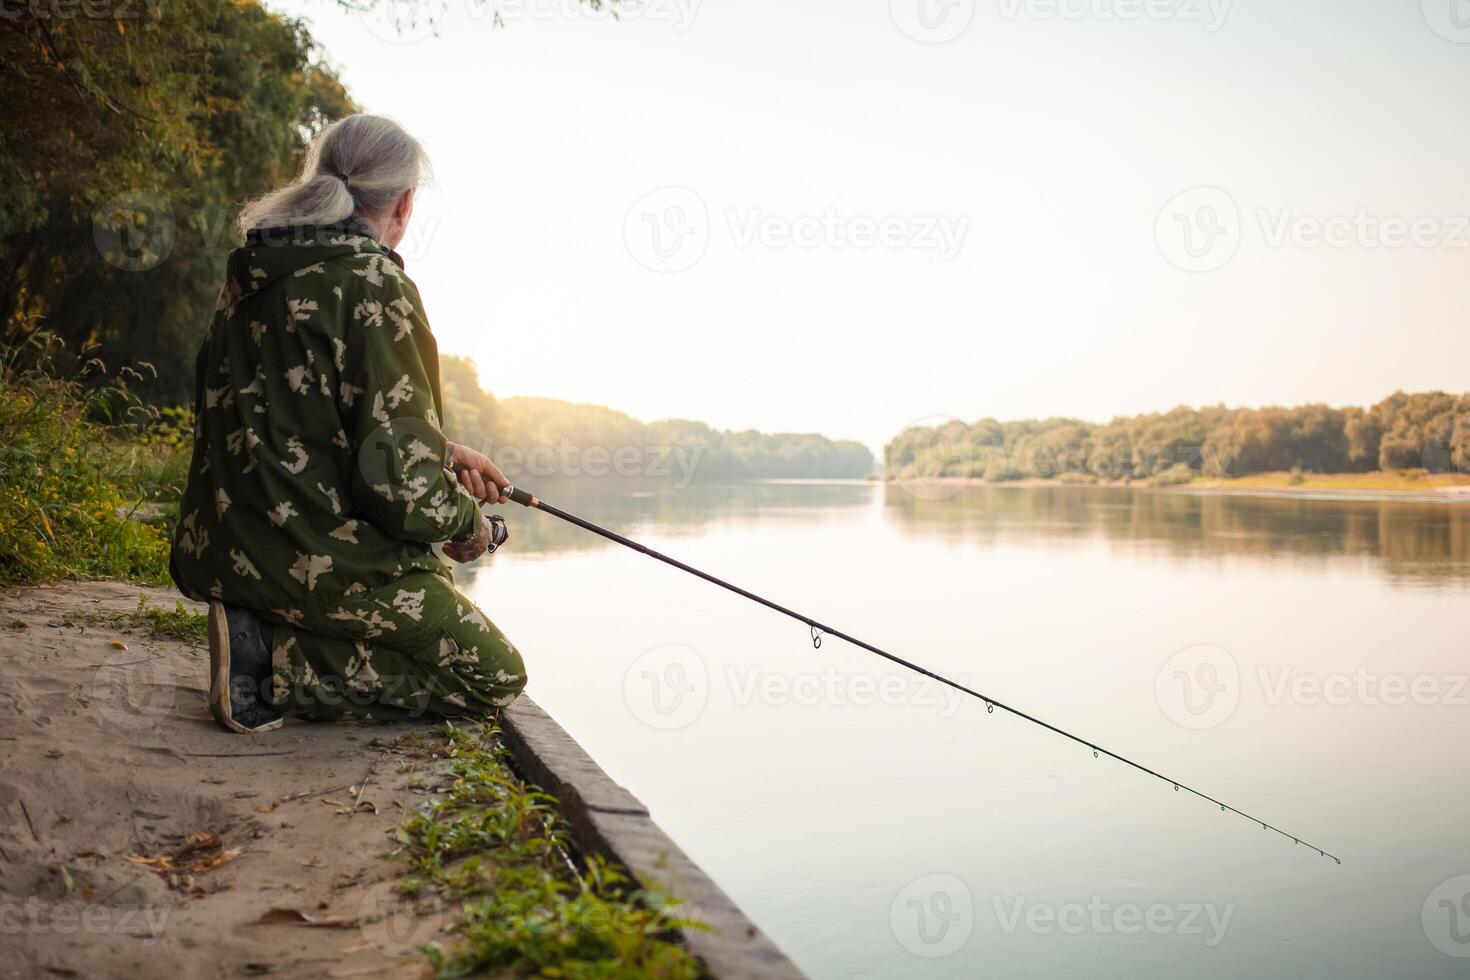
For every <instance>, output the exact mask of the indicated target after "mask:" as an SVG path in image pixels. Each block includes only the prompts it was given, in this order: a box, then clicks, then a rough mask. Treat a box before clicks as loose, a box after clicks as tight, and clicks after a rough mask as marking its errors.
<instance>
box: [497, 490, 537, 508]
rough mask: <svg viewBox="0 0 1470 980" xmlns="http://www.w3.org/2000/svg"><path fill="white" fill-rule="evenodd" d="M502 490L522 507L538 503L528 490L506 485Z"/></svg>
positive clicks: (533, 505)
mask: <svg viewBox="0 0 1470 980" xmlns="http://www.w3.org/2000/svg"><path fill="white" fill-rule="evenodd" d="M504 492H505V493H506V494H507V495H508V496H509V497H510V499H511V500H514V501H515V502H516V503H518V504H520V505H521V506H522V507H535V506H536V504H537V503H539V501H537V500H536V498H535V497H533V496H531V494H530V493H529V492H528V491H526V490H521V489H519V488H517V487H506V488H505V491H504Z"/></svg>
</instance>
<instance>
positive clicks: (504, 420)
mask: <svg viewBox="0 0 1470 980" xmlns="http://www.w3.org/2000/svg"><path fill="white" fill-rule="evenodd" d="M442 372H443V384H444V400H445V413H446V415H447V416H448V419H447V425H448V430H449V435H450V437H451V438H454V439H456V440H457V441H460V442H463V443H464V444H465V445H468V446H473V447H475V448H477V449H480V450H482V451H484V452H487V453H488V454H489V455H490V456H491V458H492V459H494V460H495V461H496V462H497V463H499V464H500V466H501V467H502V469H504V470H505V471H506V474H507V475H508V476H510V477H511V479H515V478H516V477H517V474H518V473H525V474H527V475H529V476H534V477H539V478H545V477H554V476H571V477H581V476H591V477H601V476H624V477H634V476H638V477H649V478H653V479H660V480H661V479H672V480H674V481H675V482H676V483H679V484H681V485H684V486H687V485H688V484H689V483H690V482H692V481H693V480H694V479H696V478H698V479H757V478H759V479H816V478H823V479H861V478H863V477H866V476H870V475H872V474H873V472H874V470H875V462H874V459H873V454H872V453H871V452H869V451H868V448H867V447H866V446H864V445H862V444H861V443H857V442H837V441H833V440H831V439H828V438H826V437H824V436H819V435H812V434H808V433H786V432H781V433H765V432H756V431H755V430H753V429H747V430H745V431H742V432H730V431H721V430H719V429H712V428H710V427H709V426H708V425H705V424H704V423H703V422H690V421H686V420H683V419H666V420H664V421H659V422H640V421H639V420H638V419H635V418H632V417H631V416H628V415H625V414H623V413H622V412H617V411H614V410H613V409H610V408H604V407H603V406H601V405H579V404H573V403H570V402H564V401H558V400H556V399H553V398H507V399H505V400H503V401H500V400H496V399H495V398H494V396H492V395H491V394H490V393H489V392H486V391H484V390H482V389H481V388H480V386H479V383H478V381H477V380H476V373H475V368H474V364H473V362H471V361H469V360H466V359H465V358H460V357H449V356H446V357H443V358H442Z"/></svg>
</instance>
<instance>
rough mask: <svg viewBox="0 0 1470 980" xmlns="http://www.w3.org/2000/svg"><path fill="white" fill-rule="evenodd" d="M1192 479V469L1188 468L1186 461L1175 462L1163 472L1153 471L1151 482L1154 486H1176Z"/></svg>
mask: <svg viewBox="0 0 1470 980" xmlns="http://www.w3.org/2000/svg"><path fill="white" fill-rule="evenodd" d="M1193 479H1194V470H1192V469H1190V468H1189V464H1188V463H1175V464H1174V465H1173V466H1171V467H1169V468H1168V469H1166V470H1164V471H1163V472H1161V473H1155V474H1154V478H1153V484H1154V486H1156V487H1177V486H1182V485H1183V484H1186V483H1189V482H1190V481H1191V480H1193Z"/></svg>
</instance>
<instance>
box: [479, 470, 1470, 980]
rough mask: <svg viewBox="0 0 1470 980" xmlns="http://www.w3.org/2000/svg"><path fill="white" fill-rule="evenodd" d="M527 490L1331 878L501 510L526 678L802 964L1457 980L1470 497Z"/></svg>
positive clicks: (789, 625) (953, 703) (503, 573)
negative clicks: (951, 687) (851, 641)
mask: <svg viewBox="0 0 1470 980" xmlns="http://www.w3.org/2000/svg"><path fill="white" fill-rule="evenodd" d="M535 489H536V490H538V491H539V492H540V493H542V494H543V495H544V496H545V497H546V499H548V500H549V501H550V502H552V503H555V504H557V505H559V506H562V507H564V508H566V509H568V510H570V511H572V512H574V513H578V514H580V515H582V516H584V517H586V518H588V519H590V520H593V521H597V522H599V523H603V524H605V525H607V526H610V527H612V528H613V529H615V530H618V531H620V532H622V533H625V534H628V535H630V536H632V537H635V538H637V539H639V540H641V541H643V542H645V543H647V544H648V545H650V546H652V547H654V548H657V549H660V550H663V551H665V552H667V553H669V554H671V555H673V556H675V557H677V558H680V559H682V560H684V561H687V562H689V563H691V564H693V565H695V566H697V567H700V568H704V569H706V570H708V571H710V572H712V573H714V574H716V575H720V576H722V577H725V578H727V579H729V580H731V581H733V582H735V583H736V584H738V585H741V586H744V587H745V588H748V589H751V590H753V591H756V592H759V593H761V594H763V595H767V596H769V597H770V598H772V599H774V600H776V601H778V602H781V603H784V604H786V605H789V606H792V607H794V608H796V609H798V610H800V611H803V612H806V613H808V614H810V615H812V616H813V617H815V618H817V619H819V620H823V621H825V622H828V623H830V624H832V625H833V626H835V627H837V628H839V629H843V630H845V631H847V632H849V633H852V634H855V635H857V636H860V637H862V638H864V639H867V640H868V641H869V642H872V643H875V644H877V645H878V646H880V647H883V648H885V649H888V650H891V651H893V652H894V653H897V654H899V655H900V656H903V657H906V658H908V659H910V660H913V661H915V662H918V663H921V664H923V665H925V666H927V667H929V668H931V669H933V670H935V671H938V672H940V673H942V674H947V675H949V676H952V677H954V678H956V679H958V680H960V681H962V682H964V683H966V684H968V685H969V686H971V687H975V688H977V689H979V690H980V691H982V692H983V693H985V694H986V695H987V696H990V697H994V698H996V699H999V700H1001V701H1003V702H1006V703H1009V704H1012V705H1015V706H1017V707H1020V708H1023V709H1024V710H1026V711H1028V712H1031V713H1033V714H1035V715H1037V716H1038V717H1040V718H1042V719H1045V720H1047V721H1049V722H1051V723H1053V724H1056V725H1059V726H1060V727H1064V728H1067V729H1069V730H1072V731H1075V732H1077V733H1078V734H1080V735H1082V736H1083V737H1085V738H1087V739H1089V740H1091V741H1093V742H1095V743H1097V744H1099V745H1101V746H1103V747H1105V748H1107V749H1110V750H1112V751H1114V752H1117V753H1119V754H1121V755H1125V756H1128V757H1131V758H1134V759H1136V760H1137V761H1139V762H1141V763H1142V764H1144V765H1147V766H1149V767H1152V768H1154V769H1157V770H1159V771H1160V772H1162V773H1165V774H1167V775H1168V776H1169V777H1170V778H1171V779H1177V780H1179V781H1181V782H1183V783H1186V784H1187V785H1190V786H1194V787H1197V788H1199V789H1201V790H1202V791H1204V792H1207V793H1210V794H1212V795H1214V796H1217V797H1218V798H1220V799H1221V800H1224V801H1226V802H1228V803H1230V804H1232V805H1234V806H1237V807H1239V808H1240V809H1242V810H1245V811H1247V812H1249V813H1251V814H1254V815H1256V816H1257V817H1259V818H1261V819H1264V820H1267V821H1270V822H1272V823H1274V824H1276V825H1278V826H1280V827H1282V828H1284V829H1285V830H1286V831H1287V832H1288V833H1290V834H1294V835H1298V836H1299V837H1301V838H1302V839H1304V840H1308V841H1311V842H1312V843H1313V844H1314V845H1316V846H1319V847H1321V848H1323V849H1325V850H1327V851H1330V852H1333V853H1335V854H1337V855H1339V856H1340V857H1341V859H1342V863H1341V865H1339V864H1337V863H1336V862H1335V861H1334V860H1332V859H1331V858H1330V857H1322V856H1319V855H1318V853H1317V851H1316V850H1313V849H1309V848H1308V847H1307V846H1305V845H1294V844H1293V843H1292V841H1291V840H1289V839H1286V838H1283V837H1281V836H1278V835H1276V834H1273V833H1270V832H1267V831H1264V830H1263V829H1262V828H1261V827H1260V826H1259V825H1258V824H1253V823H1251V822H1249V821H1247V820H1245V819H1242V818H1241V817H1238V816H1235V815H1233V814H1230V813H1224V812H1220V810H1219V809H1218V808H1217V807H1215V806H1214V805H1212V804H1209V803H1206V802H1204V801H1202V800H1199V799H1197V798H1195V797H1192V796H1190V795H1188V794H1187V793H1184V792H1175V791H1174V790H1173V788H1172V786H1170V785H1169V784H1168V783H1161V782H1159V781H1158V780H1155V779H1152V778H1150V777H1148V776H1145V775H1143V774H1141V773H1139V772H1137V771H1135V770H1132V769H1129V768H1127V767H1126V766H1124V765H1122V764H1120V763H1118V762H1116V761H1113V760H1109V759H1108V758H1106V757H1105V756H1104V757H1102V758H1094V757H1093V754H1092V752H1091V751H1090V750H1088V749H1086V748H1083V747H1081V746H1079V745H1077V744H1075V743H1073V742H1069V741H1067V740H1066V739H1063V738H1061V737H1059V736H1057V735H1055V734H1053V733H1050V732H1047V731H1045V730H1043V729H1040V728H1038V727H1036V726H1033V725H1031V724H1028V723H1026V722H1024V721H1021V720H1019V719H1017V718H1014V717H1011V716H1009V715H1007V714H1005V713H1004V712H1002V711H996V712H994V713H988V712H987V711H986V710H985V706H984V705H983V704H982V703H979V702H976V701H973V700H968V699H967V700H959V699H957V698H956V697H954V696H952V692H950V691H948V690H947V689H945V688H942V687H940V686H938V685H936V684H934V683H933V682H930V681H927V680H925V679H923V678H917V677H914V676H911V675H909V674H907V673H906V672H905V671H904V670H903V669H901V668H899V667H896V666H894V665H892V664H889V663H887V662H885V661H882V660H879V659H877V658H875V657H873V656H872V655H870V654H868V653H866V652H863V651H861V650H858V649H856V648H853V647H851V646H849V645H847V644H845V643H843V642H842V641H840V640H838V639H836V638H831V637H828V638H827V639H826V641H825V642H823V643H822V644H821V646H820V647H819V648H818V647H815V646H814V645H813V643H812V639H811V637H810V635H809V633H808V630H807V628H806V627H805V626H803V625H801V624H800V623H796V622H793V621H790V620H787V619H784V618H782V617H780V616H778V615H776V614H774V613H772V612H770V611H768V610H765V609H763V608H761V607H759V606H756V605H754V604H752V603H750V602H748V601H746V600H743V599H741V598H739V597H737V596H734V595H731V594H728V593H725V592H723V591H721V590H719V589H716V588H714V587H712V586H710V585H708V584H706V583H704V582H701V581H698V580H697V579H694V578H693V577H691V576H688V575H685V574H683V573H680V572H678V571H676V570H674V569H672V568H668V567H666V566H663V565H660V564H658V563H656V562H653V561H651V560H649V559H648V558H646V557H644V556H641V555H638V554H636V553H634V552H631V551H628V550H626V549H622V548H617V547H615V546H612V545H610V544H608V543H606V542H603V541H601V540H600V539H598V538H595V537H593V536H591V535H589V534H587V533H586V532H584V531H581V530H578V529H576V528H572V527H570V526H567V525H564V524H561V523H559V522H557V521H556V520H555V519H553V518H551V517H549V516H547V515H544V514H537V513H532V512H528V511H525V510H522V509H521V508H519V507H517V506H515V505H513V504H512V505H507V506H506V507H505V508H503V509H502V511H503V513H504V514H505V515H506V517H507V518H508V519H509V520H510V521H511V533H512V538H511V542H510V544H509V545H508V546H507V548H506V549H505V550H504V551H502V552H501V553H500V554H497V555H495V556H494V557H493V558H492V559H491V560H489V561H488V562H482V563H481V564H480V565H478V566H476V567H475V568H473V569H471V570H470V571H469V572H468V573H466V575H465V577H464V581H465V582H467V586H466V587H467V589H468V590H469V591H470V593H471V594H472V595H473V596H474V597H475V598H476V599H477V601H479V602H480V604H481V605H482V607H483V608H484V609H485V610H486V611H487V612H488V613H490V615H491V617H492V618H493V619H495V620H496V622H497V623H498V624H499V625H500V626H501V627H502V628H503V629H504V630H505V631H506V632H507V633H508V634H509V635H510V636H511V637H512V638H513V639H514V640H515V641H516V643H517V645H518V646H519V647H520V648H521V649H522V651H523V652H524V653H525V655H526V658H527V661H528V664H529V669H530V675H531V683H530V693H531V694H532V695H533V696H534V697H535V698H536V699H537V700H538V701H539V702H540V703H541V704H542V705H543V706H544V707H545V708H546V709H547V710H548V711H549V712H551V714H552V715H553V716H555V717H556V718H557V719H558V720H559V721H560V722H561V723H562V725H563V726H564V727H565V728H566V729H567V730H568V731H569V732H570V733H571V734H572V735H573V736H574V737H575V738H577V739H578V741H580V742H581V743H582V744H583V745H584V746H585V747H586V748H587V750H588V751H589V752H590V753H591V754H592V756H593V757H594V758H596V760H597V761H598V762H599V763H600V764H601V765H602V766H603V767H604V768H605V769H606V770H607V771H608V772H609V773H610V774H611V775H612V776H613V777H614V778H615V779H617V780H618V781H620V782H622V783H623V784H625V785H626V786H628V787H629V788H630V789H631V790H632V791H633V792H634V793H635V794H636V795H637V796H639V797H640V798H641V799H643V801H644V802H645V803H647V804H648V806H649V807H650V809H651V810H652V812H653V815H654V817H655V819H656V820H657V821H658V822H659V823H660V825H662V826H663V827H664V828H665V829H666V830H667V831H668V832H669V834H670V835H671V836H672V837H673V838H674V839H675V840H677V841H678V842H679V843H680V845H681V846H683V847H684V848H685V849H686V850H687V851H688V852H689V854H690V855H691V856H692V857H693V858H694V859H695V860H696V861H697V862H699V863H700V864H701V865H702V866H703V867H704V868H705V869H706V870H708V871H709V872H710V874H711V875H712V876H713V877H714V878H715V880H716V881H718V882H719V883H720V884H721V885H722V886H723V887H724V888H725V889H726V890H727V891H728V892H729V893H730V894H731V896H732V897H733V898H735V900H736V901H737V902H739V903H740V905H741V906H742V907H744V908H745V909H746V910H747V912H748V913H749V914H750V915H751V916H752V918H754V919H755V921H756V922H758V923H759V924H760V925H761V926H762V928H764V929H765V930H766V931H767V932H768V933H769V934H770V935H771V936H772V938H773V939H774V940H775V941H776V942H777V943H778V944H780V945H781V946H782V948H784V949H785V950H786V951H787V952H788V953H789V954H790V955H791V956H792V957H793V959H795V960H796V962H797V963H798V964H799V965H800V966H801V967H802V968H803V969H805V970H806V971H807V972H808V973H809V974H810V975H811V976H813V977H815V978H849V977H885V978H887V977H900V978H911V977H912V978H950V977H976V976H987V977H1046V978H1065V977H1089V978H1093V977H1117V978H1153V977H1160V978H1163V977H1169V978H1173V977H1180V976H1189V977H1191V978H1193V980H1213V978H1234V977H1242V976H1253V977H1314V976H1330V977H1335V978H1365V980H1366V978H1373V980H1379V978H1390V977H1391V978H1431V977H1435V978H1437V977H1452V976H1454V977H1462V976H1465V975H1466V972H1467V971H1470V958H1467V957H1470V765H1467V764H1466V760H1465V745H1466V741H1467V739H1466V737H1467V735H1470V687H1467V673H1470V657H1467V652H1470V651H1467V638H1470V630H1467V626H1470V506H1467V505H1465V504H1435V503H1422V502H1406V501H1379V500H1319V499H1300V498H1290V497H1254V496H1238V495H1225V494H1189V493H1174V492H1169V493H1165V492H1151V491H1131V490H1127V489H1105V488H1095V487H1006V486H977V487H973V488H967V489H965V490H963V491H962V492H959V493H957V494H954V495H951V496H947V497H944V498H943V499H923V497H924V496H932V495H929V494H925V495H922V496H915V495H913V494H911V493H909V492H907V491H906V490H905V489H903V488H901V487H898V486H885V485H881V484H875V483H861V482H853V483H817V482H813V483H804V482H770V483H736V484H701V483H696V484H695V485H694V486H692V487H689V488H687V489H674V488H671V487H668V486H664V487H647V486H642V485H634V484H627V483H617V482H610V483H592V482H577V481H568V482H563V483H560V484H548V485H545V486H542V487H537V488H535ZM1462 876H1467V877H1462Z"/></svg>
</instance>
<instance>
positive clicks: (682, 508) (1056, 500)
mask: <svg viewBox="0 0 1470 980" xmlns="http://www.w3.org/2000/svg"><path fill="white" fill-rule="evenodd" d="M535 490H536V492H537V493H539V494H541V495H542V496H543V497H545V498H546V499H547V500H548V501H550V502H552V503H554V504H556V505H558V506H560V507H563V508H565V509H567V510H569V511H572V512H573V513H576V514H579V515H581V516H583V517H586V518H588V519H589V520H593V521H596V522H598V523H600V524H604V525H606V526H608V527H610V528H612V529H613V530H616V531H619V532H621V533H623V534H627V535H630V536H632V537H637V536H638V535H639V534H642V533H646V532H648V531H650V530H657V531H658V532H659V533H660V534H661V535H667V536H673V537H690V536H695V535H699V534H702V533H704V532H705V531H706V530H708V529H709V528H710V527H711V526H712V525H717V526H729V525H740V524H752V523H755V522H759V523H760V524H761V525H762V526H763V528H765V529H766V530H771V529H773V528H775V529H779V528H780V526H781V525H782V524H790V525H793V526H794V525H801V526H810V525H811V523H812V522H813V521H817V522H822V521H836V520H851V519H853V518H854V517H855V516H856V515H857V514H858V513H860V512H861V511H862V509H863V508H865V507H868V506H870V505H872V504H874V502H875V499H881V510H882V517H883V519H884V521H885V523H888V524H890V525H891V526H892V527H894V528H895V529H896V530H897V531H899V532H900V533H903V534H907V535H915V536H918V537H921V538H931V539H935V540H943V541H945V542H950V543H953V542H967V543H971V544H980V545H1004V544H1008V543H1022V542H1025V543H1028V544H1040V545H1043V546H1045V545H1046V544H1048V543H1049V542H1050V543H1054V544H1056V545H1057V546H1064V545H1068V544H1072V543H1075V542H1077V541H1079V540H1100V541H1105V542H1108V543H1109V544H1113V545H1117V546H1124V547H1129V548H1133V549H1136V550H1141V551H1152V552H1158V553H1161V554H1164V555H1167V556H1169V557H1174V558H1179V559H1188V560H1200V559H1210V558H1217V557H1232V556H1238V557H1255V558H1261V559H1271V560H1279V559H1280V558H1281V557H1282V556H1286V557H1289V558H1294V559H1297V560H1305V561H1327V560H1334V559H1355V560H1366V561H1368V562H1370V563H1372V564H1374V565H1376V566H1378V567H1379V568H1380V569H1381V571H1382V572H1384V573H1385V574H1387V575H1389V576H1390V577H1391V578H1407V579H1414V580H1441V581H1446V582H1448V581H1470V505H1467V504H1463V503H1445V504H1436V503H1426V502H1422V501H1398V500H1361V499H1321V498H1312V499H1306V498H1297V497H1266V496H1247V495H1235V494H1194V493H1173V492H1170V493H1161V492H1152V491H1146V490H1144V491H1140V490H1127V489H1119V488H1109V487H1037V486H975V487H969V488H966V489H965V490H964V491H963V492H961V493H959V494H958V495H956V496H954V497H950V498H948V499H944V500H921V499H919V498H916V497H914V496H913V495H911V494H909V493H907V492H905V491H904V490H903V489H902V488H900V487H897V486H892V485H887V486H885V485H880V484H875V483H864V482H862V481H850V482H830V483H829V482H807V481H793V482H774V481H772V482H732V483H713V482H699V483H695V484H694V485H692V486H690V487H688V488H685V489H676V488H674V487H671V486H670V485H668V484H667V483H647V484H643V483H636V482H631V481H626V480H623V481H617V480H605V481H597V480H563V481H557V482H548V483H544V484H542V485H540V486H538V487H536V488H535ZM503 510H504V512H505V513H506V516H507V517H509V518H511V520H512V522H513V523H512V531H513V536H514V541H515V549H516V551H517V552H519V553H521V554H525V555H532V554H541V555H554V554H560V553H565V552H573V551H589V550H596V549H601V548H607V547H612V545H611V544H610V543H609V542H607V541H605V540H603V539H602V538H599V537H597V536H595V535H591V534H588V533H587V532H585V531H582V530H580V529H578V528H576V527H573V526H571V525H569V524H566V523H563V522H561V521H557V520H555V519H553V518H549V517H545V516H543V515H534V514H528V513H526V512H525V511H523V510H521V508H519V507H516V506H514V505H507V508H504V509H503Z"/></svg>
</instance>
